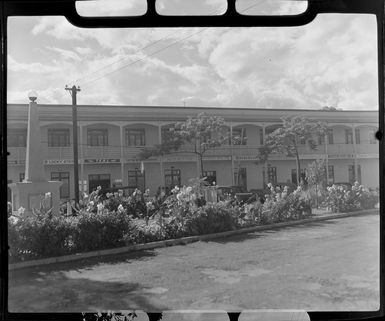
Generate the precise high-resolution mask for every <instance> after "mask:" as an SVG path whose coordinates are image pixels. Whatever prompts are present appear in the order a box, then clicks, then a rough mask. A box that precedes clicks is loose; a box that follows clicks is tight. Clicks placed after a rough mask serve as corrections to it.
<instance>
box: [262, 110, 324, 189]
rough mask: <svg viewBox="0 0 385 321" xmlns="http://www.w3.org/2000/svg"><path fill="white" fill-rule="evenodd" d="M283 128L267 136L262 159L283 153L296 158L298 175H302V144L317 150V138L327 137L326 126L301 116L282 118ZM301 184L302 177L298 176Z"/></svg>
mask: <svg viewBox="0 0 385 321" xmlns="http://www.w3.org/2000/svg"><path fill="white" fill-rule="evenodd" d="M282 122H283V124H282V126H281V127H279V128H278V129H276V130H275V131H273V132H272V133H271V134H269V135H267V137H266V141H265V147H264V150H263V151H262V152H263V153H262V158H263V159H266V158H267V157H268V156H267V155H268V154H270V153H282V154H285V155H286V156H288V157H295V159H296V164H297V173H301V168H300V162H299V151H298V148H299V146H300V145H301V143H302V142H305V143H307V144H308V146H309V147H310V148H311V149H317V143H316V138H317V136H321V135H325V132H326V124H325V123H322V122H317V121H314V120H311V119H307V118H305V117H301V116H295V117H284V118H282ZM297 180H298V181H297V183H298V185H299V184H300V175H297Z"/></svg>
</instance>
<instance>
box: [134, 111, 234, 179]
mask: <svg viewBox="0 0 385 321" xmlns="http://www.w3.org/2000/svg"><path fill="white" fill-rule="evenodd" d="M162 138H163V143H162V144H158V145H155V146H154V147H147V148H144V149H142V151H141V153H140V154H139V157H140V158H141V159H147V158H150V157H153V156H162V155H166V154H170V153H173V152H177V151H179V150H180V149H181V148H182V146H186V149H187V150H186V151H184V152H188V151H189V152H191V153H194V154H196V155H197V156H198V158H199V161H200V172H201V177H203V156H204V154H205V153H206V152H207V151H208V150H210V149H212V148H215V147H219V146H221V145H222V144H224V143H227V142H228V140H229V135H228V130H226V127H225V124H224V118H223V117H220V116H210V115H206V114H205V113H200V114H198V115H197V116H196V117H189V118H188V119H187V120H186V121H184V122H177V123H175V124H174V125H173V126H172V127H170V128H169V131H168V132H164V133H163V137H162Z"/></svg>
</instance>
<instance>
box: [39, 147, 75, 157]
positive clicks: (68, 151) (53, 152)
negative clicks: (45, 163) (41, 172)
mask: <svg viewBox="0 0 385 321" xmlns="http://www.w3.org/2000/svg"><path fill="white" fill-rule="evenodd" d="M44 156H45V157H44V158H45V159H73V149H72V146H71V147H48V148H45V149H44Z"/></svg>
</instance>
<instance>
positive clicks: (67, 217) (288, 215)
mask: <svg viewBox="0 0 385 321" xmlns="http://www.w3.org/2000/svg"><path fill="white" fill-rule="evenodd" d="M213 188H214V189H215V187H213V186H207V185H206V184H205V183H204V181H202V180H199V179H195V180H191V181H190V183H189V185H188V186H183V187H181V188H179V187H175V188H174V189H173V190H172V191H171V194H170V195H166V194H165V193H163V192H162V193H158V194H157V195H156V196H150V192H149V190H147V191H144V192H142V191H140V190H135V191H134V193H133V194H132V195H129V196H125V195H124V194H123V191H119V192H117V193H107V194H106V195H103V194H102V193H101V189H100V188H98V189H97V190H96V191H94V192H92V193H91V194H90V195H85V196H84V198H83V199H82V201H81V204H80V209H79V210H78V211H74V212H73V213H67V210H66V207H63V208H62V209H61V214H60V215H59V216H53V215H52V214H51V212H50V209H49V208H48V207H47V206H46V203H48V202H45V200H44V199H43V200H42V202H41V206H40V208H39V209H36V210H35V211H33V214H32V215H23V209H20V210H19V213H18V214H17V213H12V206H11V204H9V206H8V240H9V246H10V252H9V253H10V263H15V262H20V261H27V260H33V259H39V258H47V257H54V256H61V255H67V254H74V253H81V252H87V251H94V250H102V249H108V248H116V247H121V246H126V245H132V244H142V243H147V242H154V241H160V240H167V239H176V238H181V237H185V236H193V235H202V234H209V233H217V232H224V231H231V230H235V229H241V228H243V227H250V226H257V225H265V224H272V223H278V222H285V221H291V220H299V219H303V218H307V217H310V216H311V215H312V208H313V207H314V195H312V194H311V193H310V191H309V190H306V189H303V188H301V187H300V186H299V187H298V188H297V189H296V190H294V191H293V192H289V190H288V188H287V187H284V188H283V189H280V188H279V187H275V186H273V185H272V184H268V193H267V194H266V195H265V198H264V199H263V200H259V199H257V200H254V201H250V202H245V203H241V202H240V201H239V200H237V198H236V197H233V196H230V195H228V196H227V197H226V198H225V199H224V200H221V201H218V202H208V201H206V199H207V191H208V190H210V189H211V190H212V189H213ZM320 193H321V194H322V195H321V196H322V203H321V204H322V206H323V207H324V208H328V209H329V210H331V211H332V212H334V213H338V212H350V211H357V210H362V209H371V208H375V206H376V204H378V199H379V198H378V197H379V195H378V192H376V191H370V190H368V189H366V188H365V187H363V186H362V185H359V184H358V183H355V184H354V185H353V187H352V188H351V189H347V188H346V187H343V186H335V185H333V186H331V187H328V188H327V189H324V190H322V191H321V192H320ZM317 204H318V201H317Z"/></svg>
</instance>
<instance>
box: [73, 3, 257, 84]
mask: <svg viewBox="0 0 385 321" xmlns="http://www.w3.org/2000/svg"><path fill="white" fill-rule="evenodd" d="M261 1H262V0H259V1H257V2H256V3H255V4H253V5H250V6H248V7H247V8H245V9H243V10H241V11H239V13H244V12H246V11H248V10H249V9H251V8H253V7H255V6H257V5H259V4H260V2H261ZM221 10H222V8H221ZM213 13H215V12H213ZM209 28H210V27H206V28H203V29H201V30H199V31H198V32H195V33H193V34H191V35H189V36H186V37H184V38H181V39H178V40H176V41H174V42H173V43H171V44H170V45H167V46H166V47H163V48H161V49H159V50H156V51H155V52H153V53H151V54H144V56H143V57H142V58H139V59H137V60H135V61H132V62H130V63H128V64H126V65H123V66H121V67H120V68H117V69H115V70H112V71H110V72H107V73H105V74H103V75H101V76H100V77H97V78H94V79H91V80H89V81H86V82H84V83H82V86H83V87H84V86H85V85H89V84H91V83H94V82H95V81H98V80H100V79H102V78H104V77H106V76H108V75H111V74H113V73H115V72H117V71H120V70H122V69H124V68H127V67H129V66H132V65H134V64H136V63H138V62H140V61H143V60H144V59H146V58H149V57H152V56H154V55H156V54H158V53H159V52H162V51H163V50H166V49H168V48H170V47H172V46H174V45H175V44H178V43H180V42H183V41H185V40H187V39H189V38H191V37H193V36H195V35H197V34H199V33H202V32H204V31H205V30H207V29H209ZM176 32H177V31H176ZM176 32H174V33H172V34H169V35H167V36H164V37H162V38H161V39H159V40H156V41H154V42H153V43H150V44H148V45H146V46H145V47H143V48H141V49H139V50H137V51H136V52H135V53H138V52H140V51H141V50H143V49H146V48H149V47H151V46H152V45H154V44H156V43H159V42H160V41H162V40H164V39H166V38H168V37H170V36H171V35H174V34H175V33H176ZM126 59H127V58H122V59H120V60H117V61H115V62H113V63H111V64H109V65H106V66H104V67H102V68H100V69H98V70H96V71H94V72H92V73H90V74H88V75H87V76H83V77H81V78H78V80H79V79H84V78H87V77H89V75H92V74H96V73H98V72H100V71H101V70H104V69H106V68H108V67H110V66H112V65H115V64H117V63H119V62H121V61H124V60H126Z"/></svg>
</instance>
